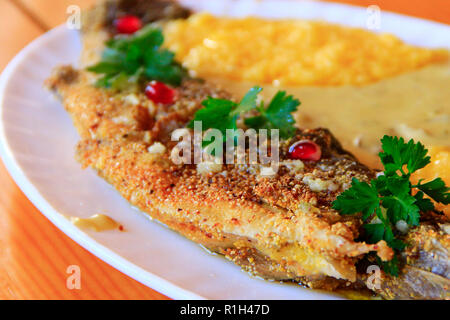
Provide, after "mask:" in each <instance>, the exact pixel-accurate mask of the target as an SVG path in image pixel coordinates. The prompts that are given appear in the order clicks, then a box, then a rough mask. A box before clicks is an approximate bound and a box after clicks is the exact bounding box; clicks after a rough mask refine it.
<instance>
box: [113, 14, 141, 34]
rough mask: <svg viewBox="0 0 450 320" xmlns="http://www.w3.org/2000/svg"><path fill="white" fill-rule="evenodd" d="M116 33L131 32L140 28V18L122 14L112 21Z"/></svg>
mask: <svg viewBox="0 0 450 320" xmlns="http://www.w3.org/2000/svg"><path fill="white" fill-rule="evenodd" d="M114 26H115V27H116V30H117V32H118V33H122V34H133V33H135V32H136V31H138V30H140V29H141V28H142V22H141V19H139V18H138V17H136V16H131V15H129V16H123V17H122V18H118V19H116V20H115V21H114Z"/></svg>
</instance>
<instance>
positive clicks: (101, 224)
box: [70, 214, 123, 232]
mask: <svg viewBox="0 0 450 320" xmlns="http://www.w3.org/2000/svg"><path fill="white" fill-rule="evenodd" d="M70 221H71V222H72V224H73V225H75V226H76V227H78V228H80V229H89V230H93V231H96V232H101V231H108V230H122V228H123V227H122V225H121V224H120V223H118V222H117V221H115V220H114V219H112V218H110V217H108V216H106V215H103V214H96V215H94V216H92V217H89V218H79V217H72V218H70Z"/></svg>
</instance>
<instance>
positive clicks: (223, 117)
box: [188, 86, 300, 139]
mask: <svg viewBox="0 0 450 320" xmlns="http://www.w3.org/2000/svg"><path fill="white" fill-rule="evenodd" d="M261 91H262V88H261V87H258V86H255V87H253V88H251V89H250V90H249V91H248V92H247V94H246V95H245V96H244V98H243V99H242V100H241V102H239V103H235V102H233V101H230V100H226V99H215V98H208V99H206V100H204V101H203V102H202V104H203V106H204V107H205V108H203V109H200V110H198V111H197V112H196V113H195V116H194V119H193V120H192V121H191V122H190V123H189V124H188V127H189V128H191V129H193V128H194V122H195V121H201V122H202V129H203V130H204V131H206V130H208V129H211V128H215V129H218V130H220V131H221V132H222V134H223V135H224V139H226V130H227V129H233V130H235V129H237V119H238V118H239V117H241V116H243V115H244V114H246V113H247V112H249V111H251V110H257V111H259V113H260V115H258V116H255V117H251V118H247V119H245V121H244V122H245V124H246V125H247V126H248V127H250V128H253V129H279V130H280V137H281V138H289V137H291V136H292V135H293V134H294V133H295V127H294V123H295V120H294V118H293V116H292V114H291V113H292V112H295V111H296V110H297V107H298V106H299V105H300V101H298V100H297V99H294V97H293V96H286V92H284V91H279V92H278V93H277V94H276V95H275V96H274V97H273V99H272V101H271V102H270V104H269V106H268V107H267V109H266V108H264V102H263V101H261V103H260V104H259V105H258V103H257V99H258V94H259V93H260V92H261Z"/></svg>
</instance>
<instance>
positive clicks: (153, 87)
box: [145, 81, 175, 104]
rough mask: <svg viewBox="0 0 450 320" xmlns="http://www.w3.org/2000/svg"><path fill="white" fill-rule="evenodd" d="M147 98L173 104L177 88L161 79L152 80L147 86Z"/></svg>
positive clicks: (155, 101) (156, 101)
mask: <svg viewBox="0 0 450 320" xmlns="http://www.w3.org/2000/svg"><path fill="white" fill-rule="evenodd" d="M145 94H146V95H147V98H149V99H150V100H152V101H153V102H154V103H161V104H173V103H174V101H175V90H174V89H172V88H170V87H168V86H166V85H165V84H164V83H162V82H159V81H152V82H150V83H149V84H148V85H147V88H145Z"/></svg>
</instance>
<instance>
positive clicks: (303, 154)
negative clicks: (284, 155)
mask: <svg viewBox="0 0 450 320" xmlns="http://www.w3.org/2000/svg"><path fill="white" fill-rule="evenodd" d="M289 155H290V157H291V158H292V159H299V160H312V161H318V160H320V158H321V157H322V150H321V149H320V147H319V146H318V145H317V144H315V143H314V142H312V141H310V140H302V141H298V142H296V143H294V144H293V145H292V146H291V147H290V148H289Z"/></svg>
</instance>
